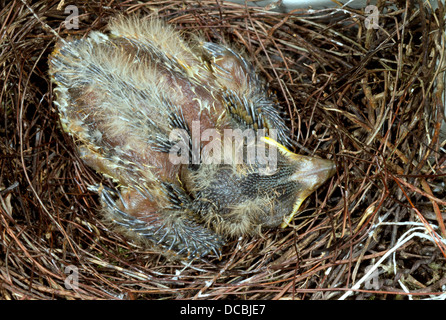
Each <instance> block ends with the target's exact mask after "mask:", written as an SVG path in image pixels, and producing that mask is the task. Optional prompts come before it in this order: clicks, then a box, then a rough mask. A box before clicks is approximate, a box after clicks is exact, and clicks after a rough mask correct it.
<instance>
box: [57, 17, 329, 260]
mask: <svg viewBox="0 0 446 320" xmlns="http://www.w3.org/2000/svg"><path fill="white" fill-rule="evenodd" d="M108 28H109V32H108V33H107V34H104V33H101V32H92V33H90V35H89V36H88V37H87V38H85V39H67V40H61V41H59V43H58V44H57V45H56V48H55V50H54V52H53V53H52V54H51V57H50V75H51V78H52V81H53V82H54V83H55V84H56V85H57V87H56V88H55V90H54V91H55V92H56V94H57V101H55V104H56V106H57V107H58V110H59V112H60V119H61V124H62V126H63V128H64V130H65V131H66V132H68V133H69V134H70V135H71V136H72V137H73V138H74V140H75V143H76V145H77V147H78V152H79V155H80V158H81V159H83V161H85V163H86V164H87V165H89V166H90V167H92V168H93V169H95V170H96V171H97V172H100V173H101V174H103V175H104V176H105V177H110V178H112V179H113V181H115V182H116V183H117V187H116V188H114V189H112V188H109V187H105V186H102V185H99V186H93V187H91V189H92V190H94V191H96V192H98V193H99V195H100V198H101V201H102V204H103V211H104V213H105V216H106V217H107V218H108V219H109V220H111V221H113V223H114V224H115V225H116V226H118V227H119V229H120V230H121V231H122V232H124V233H125V234H126V235H127V236H128V237H130V238H132V239H138V240H143V241H145V242H147V243H151V244H154V245H155V246H157V247H158V248H159V249H161V251H163V252H173V253H174V254H175V255H180V256H181V257H186V258H188V259H195V258H200V257H203V256H205V255H207V254H209V253H211V252H213V253H215V254H216V255H217V256H220V254H221V247H222V246H223V245H224V244H225V240H226V239H228V238H230V237H237V236H242V235H247V234H249V235H253V234H258V233H260V232H261V231H262V230H263V229H264V228H272V227H277V226H279V225H281V224H286V223H287V222H289V221H291V219H292V218H293V216H294V215H295V214H296V212H297V211H298V209H299V207H300V205H301V203H302V202H303V201H304V200H305V198H306V197H308V196H309V195H310V194H311V193H312V192H313V191H314V190H316V189H317V188H318V187H319V186H320V185H321V184H323V183H324V182H325V181H326V180H327V179H328V178H330V177H331V176H332V175H333V174H334V172H335V165H334V163H333V162H332V161H330V160H324V159H318V158H314V157H308V156H301V155H297V154H295V153H292V152H291V151H289V150H288V149H287V146H289V145H290V141H289V130H288V128H287V126H286V125H285V122H284V120H283V118H282V117H281V116H280V113H279V112H278V111H277V109H278V105H277V101H276V99H275V97H274V95H273V94H271V93H270V91H269V90H268V88H267V86H266V85H265V84H264V82H263V81H262V80H261V79H260V78H259V77H258V75H257V74H256V72H255V70H254V68H253V66H252V65H251V64H250V63H249V62H248V61H247V60H245V59H244V58H243V57H242V56H241V55H240V54H239V53H237V52H235V51H234V50H233V49H231V48H229V47H226V46H223V45H220V44H215V43H209V42H205V41H203V40H201V39H198V38H194V39H192V40H189V41H186V40H184V39H183V38H182V36H181V34H180V33H179V32H177V31H175V30H174V28H173V27H171V26H169V25H166V24H165V23H163V22H162V21H160V20H158V19H148V20H146V19H138V18H135V17H132V18H124V17H118V18H115V19H112V20H111V22H110V23H109V26H108Z"/></svg>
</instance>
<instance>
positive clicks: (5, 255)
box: [0, 0, 446, 299]
mask: <svg viewBox="0 0 446 320" xmlns="http://www.w3.org/2000/svg"><path fill="white" fill-rule="evenodd" d="M0 2H2V6H1V7H2V8H3V9H2V10H1V14H0V26H1V27H0V28H1V33H0V37H1V38H0V39H1V41H0V44H1V53H0V71H1V79H2V80H3V83H2V90H1V93H0V102H1V104H0V108H1V110H2V114H1V115H2V117H1V125H0V133H1V135H0V137H1V139H0V157H1V172H0V192H1V193H0V201H1V203H0V244H1V246H0V297H1V298H2V299H53V298H63V299H98V298H99V299H120V298H124V299H133V298H144V299H191V298H201V299H226V298H231V299H234V298H240V299H337V298H347V297H350V298H370V299H371V298H375V299H384V298H390V299H395V298H398V297H401V296H402V295H404V297H408V296H410V297H413V298H426V297H434V296H440V297H444V291H446V290H445V285H446V280H445V279H446V277H445V275H446V265H445V257H446V254H445V252H446V244H445V237H446V230H445V227H444V219H445V205H446V201H445V200H442V199H445V198H446V192H445V160H446V155H445V150H444V148H445V143H446V140H445V138H444V136H443V135H442V134H443V133H442V132H441V124H442V121H443V112H444V105H443V100H442V97H443V94H444V92H443V91H444V82H443V77H444V71H445V69H444V67H445V57H444V53H445V50H444V49H445V48H444V45H445V41H444V28H445V25H444V22H445V18H444V8H443V7H442V4H441V1H438V5H439V8H437V9H436V10H434V9H433V8H431V7H430V6H429V5H428V4H423V3H421V1H420V2H419V3H416V5H413V4H410V3H411V2H409V1H408V2H407V3H402V4H398V3H395V4H391V5H385V4H384V2H381V1H379V2H378V4H377V9H378V12H379V20H378V22H377V25H376V27H377V28H375V27H370V24H369V28H366V24H365V23H366V22H367V21H366V20H367V19H368V16H367V14H366V13H365V12H364V9H361V10H359V9H351V8H348V7H344V8H342V9H341V8H331V9H324V10H311V11H308V10H303V9H302V10H295V11H294V12H290V13H279V12H277V11H272V10H269V11H268V10H266V9H265V8H256V7H247V6H245V5H238V4H234V3H230V2H222V1H170V2H169V3H166V2H162V1H159V2H157V1H151V2H148V3H140V2H139V1H138V2H137V1H135V2H131V1H126V2H123V1H111V2H110V3H108V4H107V6H105V5H103V2H102V1H97V0H95V1H79V2H77V3H75V6H76V8H77V9H78V10H79V12H78V13H79V16H78V18H79V19H78V22H79V24H78V28H74V29H67V25H66V24H65V20H66V19H67V17H68V16H69V14H70V13H72V12H69V11H68V12H65V11H64V10H65V8H66V4H64V2H63V1H59V0H57V1H34V3H33V4H32V5H29V6H28V5H25V1H13V2H9V1H0ZM70 4H71V3H70ZM117 13H124V14H139V15H141V16H145V15H158V16H159V17H161V18H162V19H164V20H166V21H168V23H170V24H173V25H174V26H175V27H176V28H178V29H181V30H184V32H185V34H186V35H187V33H190V34H196V33H199V34H201V35H202V36H203V37H204V38H205V39H206V40H208V41H214V42H225V43H230V44H231V45H233V46H237V47H239V48H241V49H243V51H244V52H245V53H246V55H247V56H248V57H249V58H250V59H251V60H252V62H253V63H254V64H255V66H256V67H257V68H258V70H259V72H260V74H261V76H262V77H264V78H265V79H266V80H267V81H268V82H269V85H270V87H271V88H272V89H274V90H275V91H276V93H277V96H278V97H279V100H280V102H281V104H282V106H283V107H284V110H285V112H286V114H287V115H288V117H289V121H288V125H289V126H290V128H291V129H292V139H293V141H295V150H293V151H295V152H297V153H300V154H306V155H318V156H322V157H325V158H331V159H334V160H335V161H336V163H337V165H338V172H337V174H336V175H335V177H334V178H333V179H332V180H331V181H329V182H328V183H327V184H326V185H325V186H324V187H322V188H321V189H319V190H318V191H317V192H316V193H315V194H313V195H312V196H311V197H310V198H309V199H308V200H307V201H306V202H305V204H304V205H303V207H302V209H303V212H302V213H301V214H300V215H299V216H298V217H297V218H296V219H295V220H294V221H293V225H291V226H289V227H287V228H285V229H275V230H270V231H268V232H265V233H264V234H263V235H262V237H246V238H243V239H233V240H232V241H231V242H229V243H228V245H227V246H225V248H224V250H223V257H222V259H221V260H217V259H209V260H197V261H194V262H193V263H190V264H186V263H181V262H178V261H175V262H174V261H170V260H168V259H166V258H165V257H164V256H163V255H160V254H158V253H154V252H152V251H151V250H149V249H147V248H144V247H141V246H139V245H137V244H134V243H131V242H128V241H127V239H125V238H124V237H122V236H120V235H119V234H117V233H115V232H114V231H112V230H109V229H108V226H106V225H104V224H103V221H102V220H101V219H100V216H99V215H98V210H99V208H100V204H99V201H98V197H97V195H96V194H94V193H92V192H90V191H88V189H87V187H88V185H91V184H97V183H98V182H102V183H103V184H104V185H110V186H111V185H112V183H111V181H109V180H107V179H105V178H103V177H102V176H100V175H98V174H96V173H95V172H94V171H92V170H91V169H90V168H88V167H86V166H85V165H84V164H83V163H82V161H80V159H79V158H78V156H77V154H76V151H75V147H74V145H73V142H72V141H71V138H70V137H69V136H68V135H66V134H65V133H63V132H62V130H61V129H60V126H59V118H58V114H57V111H56V109H55V108H54V107H53V105H52V101H53V99H54V97H53V95H52V87H51V83H50V80H49V76H48V73H47V71H48V60H47V58H48V55H49V53H50V52H51V50H52V48H53V46H54V43H55V41H56V40H57V37H56V35H55V33H54V31H55V32H56V33H57V34H59V35H60V36H61V37H66V36H67V35H76V36H83V35H86V34H87V33H88V32H89V31H91V30H102V29H104V27H105V25H106V24H107V21H108V19H109V17H111V16H114V15H116V14H117ZM368 22H369V23H370V22H371V21H370V20H369V21H368ZM372 22H376V21H372ZM51 30H53V31H51ZM74 272H75V274H76V276H77V277H78V278H77V280H78V281H77V282H76V285H75V286H74V285H73V284H74V283H73V282H70V281H71V280H70V279H72V278H70V276H73V274H74ZM367 273H368V274H370V275H372V277H369V278H367ZM370 279H372V280H373V281H372V280H370ZM67 280H70V281H67ZM70 283H71V286H70ZM352 288H353V289H354V290H353V294H352V295H350V296H348V295H345V296H343V295H344V294H345V293H346V292H347V290H348V289H352ZM408 293H410V295H409V294H408ZM349 294H350V293H349ZM441 294H443V296H441Z"/></svg>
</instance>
